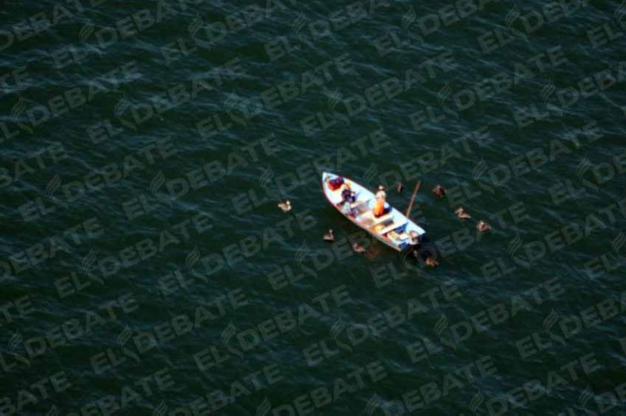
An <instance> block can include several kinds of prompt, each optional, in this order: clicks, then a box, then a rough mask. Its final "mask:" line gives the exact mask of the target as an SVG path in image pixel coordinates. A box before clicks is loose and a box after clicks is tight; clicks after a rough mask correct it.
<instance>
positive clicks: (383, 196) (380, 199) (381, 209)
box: [374, 185, 387, 217]
mask: <svg viewBox="0 0 626 416" xmlns="http://www.w3.org/2000/svg"><path fill="white" fill-rule="evenodd" d="M386 202H387V193H386V192H385V187H384V186H382V185H380V186H379V187H378V192H376V203H375V204H374V216H375V217H380V216H381V215H383V214H385V203H386Z"/></svg>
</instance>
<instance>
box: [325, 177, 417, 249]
mask: <svg viewBox="0 0 626 416" xmlns="http://www.w3.org/2000/svg"><path fill="white" fill-rule="evenodd" d="M342 182H343V183H349V184H350V188H351V190H352V191H353V192H354V193H355V201H354V202H353V203H342V200H343V198H342V196H341V191H342V189H343V187H342V186H341V185H339V186H337V184H341V183H342ZM322 187H323V189H324V195H326V199H328V202H330V203H331V204H332V205H333V206H334V207H335V208H337V210H338V211H339V212H341V213H342V214H343V215H344V216H345V217H346V218H348V219H349V220H350V221H352V222H353V223H355V224H356V225H358V226H359V227H361V228H362V229H364V230H365V231H367V232H368V233H370V234H372V235H373V236H374V237H376V238H377V239H378V240H380V241H381V242H383V243H385V244H386V245H388V246H389V247H391V248H393V249H394V250H397V251H404V250H407V249H408V248H410V247H411V246H412V244H411V240H412V238H411V234H413V235H415V233H417V235H418V236H420V237H421V236H422V235H424V234H426V231H424V229H423V228H421V227H420V226H418V225H417V224H415V223H414V222H413V221H411V220H410V219H408V218H407V217H406V216H405V215H404V214H402V213H401V212H400V211H398V210H397V209H395V208H393V207H391V206H388V204H386V206H385V208H387V209H386V213H385V214H383V215H382V216H380V217H375V216H374V211H373V209H374V204H375V202H376V196H375V195H374V193H372V192H370V191H369V190H367V189H366V188H364V187H363V186H361V185H359V184H358V183H356V182H354V181H353V180H351V179H348V178H346V177H341V176H339V175H335V174H333V173H328V172H324V173H323V174H322ZM333 188H334V189H333ZM412 232H413V233H412Z"/></svg>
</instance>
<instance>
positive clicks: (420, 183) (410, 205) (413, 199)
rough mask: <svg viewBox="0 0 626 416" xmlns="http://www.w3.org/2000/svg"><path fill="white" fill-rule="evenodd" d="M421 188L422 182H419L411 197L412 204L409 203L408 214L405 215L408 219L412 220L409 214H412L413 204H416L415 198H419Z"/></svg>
mask: <svg viewBox="0 0 626 416" xmlns="http://www.w3.org/2000/svg"><path fill="white" fill-rule="evenodd" d="M421 186H422V181H417V184H416V185H415V190H414V191H413V195H412V196H411V202H410V203H409V207H408V208H407V209H406V214H404V216H405V217H407V218H408V219H410V217H409V214H410V213H411V209H412V208H413V202H415V197H416V196H417V193H418V192H419V190H420V187H421Z"/></svg>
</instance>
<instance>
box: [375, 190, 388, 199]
mask: <svg viewBox="0 0 626 416" xmlns="http://www.w3.org/2000/svg"><path fill="white" fill-rule="evenodd" d="M376 199H387V194H386V193H385V191H383V190H380V191H378V192H376Z"/></svg>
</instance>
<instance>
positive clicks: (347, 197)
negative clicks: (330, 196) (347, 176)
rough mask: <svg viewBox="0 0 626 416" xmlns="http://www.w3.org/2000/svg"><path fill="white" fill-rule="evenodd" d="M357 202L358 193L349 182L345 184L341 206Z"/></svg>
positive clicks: (342, 188)
mask: <svg viewBox="0 0 626 416" xmlns="http://www.w3.org/2000/svg"><path fill="white" fill-rule="evenodd" d="M354 201H356V193H355V192H354V191H353V190H352V187H351V186H350V184H349V183H348V182H344V184H343V185H342V187H341V202H340V204H341V205H343V204H352V203H353V202H354Z"/></svg>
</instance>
